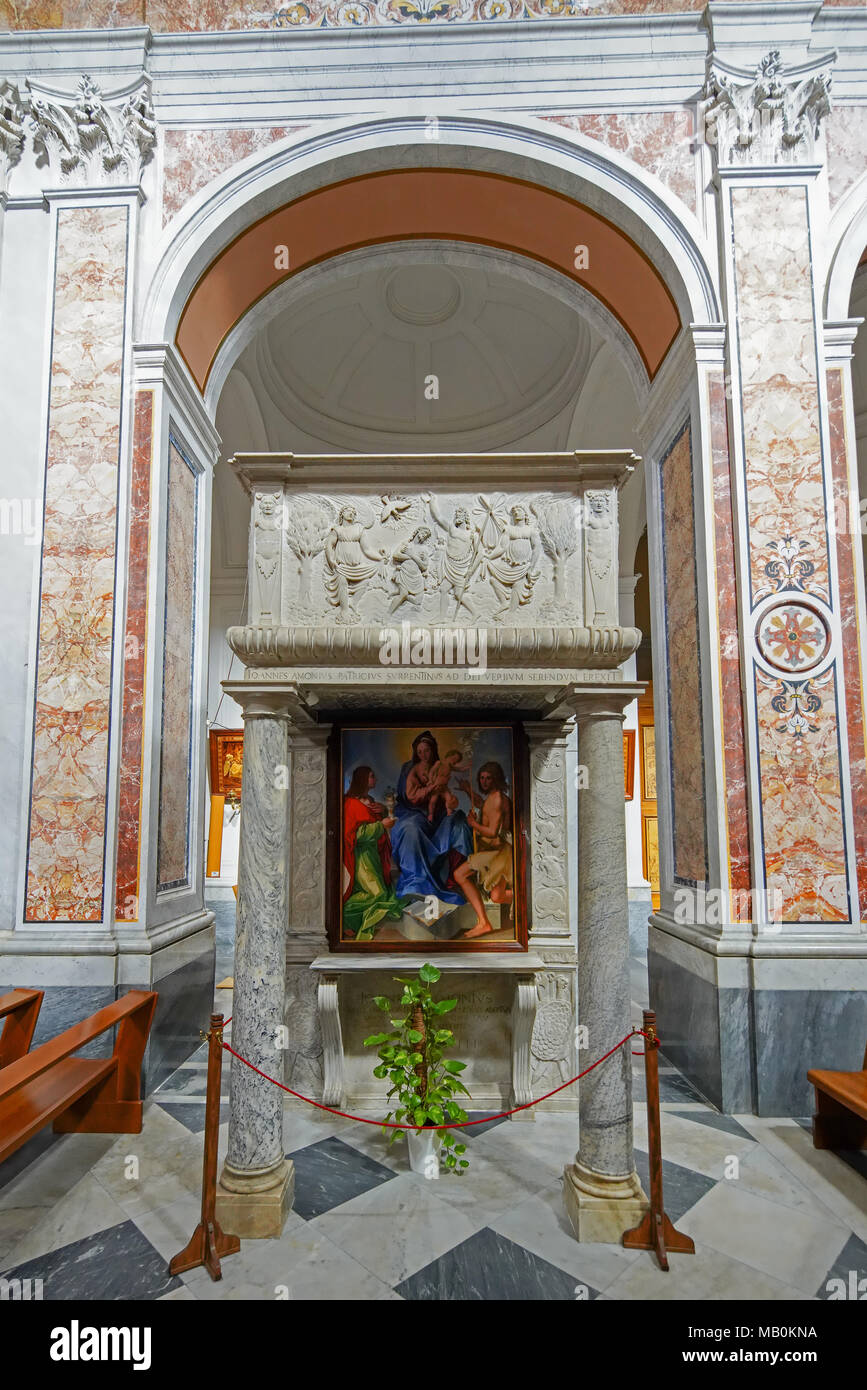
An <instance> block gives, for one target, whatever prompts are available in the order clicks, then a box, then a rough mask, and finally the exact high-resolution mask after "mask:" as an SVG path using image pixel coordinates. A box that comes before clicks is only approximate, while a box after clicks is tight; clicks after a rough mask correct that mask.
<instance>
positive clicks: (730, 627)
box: [708, 372, 751, 920]
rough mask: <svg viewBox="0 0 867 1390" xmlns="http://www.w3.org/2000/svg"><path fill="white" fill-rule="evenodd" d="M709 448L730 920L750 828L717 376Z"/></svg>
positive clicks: (743, 882)
mask: <svg viewBox="0 0 867 1390" xmlns="http://www.w3.org/2000/svg"><path fill="white" fill-rule="evenodd" d="M708 398H709V407H710V444H711V451H712V456H713V489H714V532H715V536H714V541H715V550H716V609H717V621H718V624H719V644H720V705H721V709H720V716H721V719H722V735H723V758H724V769H725V811H726V824H727V830H728V859H729V887H730V890H731V893H732V917H733V919H735V920H736V919H737V917H738V903H739V901H743V902H744V903H745V904H746V902H747V900H746V899H739V898H738V896H737V895H738V894H742V893H747V892H749V890H750V886H751V883H750V879H751V875H750V827H749V817H748V811H747V769H746V745H745V742H744V709H743V698H742V694H741V660H740V645H739V640H738V596H737V579H736V574H735V551H734V518H733V515H732V495H731V467H730V458H729V444H728V422H727V418H726V397H725V381H724V378H723V375H722V373H721V372H713V373H711V374H710V375H709V377H708Z"/></svg>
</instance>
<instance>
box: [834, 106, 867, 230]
mask: <svg viewBox="0 0 867 1390" xmlns="http://www.w3.org/2000/svg"><path fill="white" fill-rule="evenodd" d="M824 129H825V148H826V151H827V161H828V200H829V202H830V203H831V206H832V207H833V205H834V204H835V203H836V202H838V201H839V200H840V198H842V196H843V194H844V193H846V192H848V190H849V189H850V188H851V187H852V184H853V183H854V182H855V181H856V179H860V177H861V175H862V174H863V173H864V171H865V169H867V110H865V108H864V107H863V106H832V108H831V111H830V114H829V115H827V116H826V117H825V124H824Z"/></svg>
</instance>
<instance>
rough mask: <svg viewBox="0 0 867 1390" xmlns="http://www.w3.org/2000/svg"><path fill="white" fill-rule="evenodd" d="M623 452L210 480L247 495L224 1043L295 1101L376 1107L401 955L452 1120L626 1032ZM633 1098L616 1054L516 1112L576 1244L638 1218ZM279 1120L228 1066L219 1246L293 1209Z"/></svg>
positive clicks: (376, 462)
mask: <svg viewBox="0 0 867 1390" xmlns="http://www.w3.org/2000/svg"><path fill="white" fill-rule="evenodd" d="M636 462H637V460H636V458H635V456H634V455H632V454H631V453H630V452H629V451H623V450H612V451H596V452H583V453H582V452H572V453H553V454H485V455H433V454H425V455H402V456H400V457H396V456H372V455H348V454H346V455H334V456H328V455H315V456H313V455H310V456H298V455H287V454H244V455H237V456H236V457H235V458H234V459H233V460H232V461H231V465H232V467H233V469H234V470H235V472H236V475H237V477H238V478H239V480H240V481H241V483H242V485H243V486H244V489H245V491H246V493H247V495H248V496H249V498H250V503H251V521H250V550H249V564H248V575H249V609H248V615H247V622H246V624H245V625H243V626H240V627H235V628H231V629H230V630H229V632H228V641H229V645H230V647H231V648H232V650H233V652H235V653H236V655H237V656H238V657H239V658H240V659H241V661H242V662H243V664H244V667H245V671H244V677H243V679H241V680H238V681H228V682H224V683H223V685H224V689H225V690H226V691H227V692H229V693H230V694H231V695H232V697H233V698H234V699H235V700H236V701H237V702H238V704H239V705H240V706H241V708H242V710H243V713H244V754H243V766H244V774H243V803H242V804H243V811H242V823H241V841H240V860H239V877H238V927H237V936H236V959H235V972H234V979H235V999H234V1022H233V1046H234V1048H235V1049H236V1051H237V1052H239V1053H240V1054H241V1055H242V1056H244V1057H245V1058H247V1059H248V1060H249V1061H250V1062H252V1063H253V1064H254V1065H255V1066H256V1067H258V1068H259V1069H260V1070H261V1071H262V1072H264V1073H266V1074H267V1075H271V1076H274V1075H279V1077H280V1079H281V1080H283V1081H284V1084H285V1085H286V1086H289V1087H291V1088H292V1090H293V1091H296V1092H298V1093H299V1094H300V1095H303V1096H307V1097H310V1098H312V1099H314V1100H317V1101H319V1102H320V1103H323V1104H328V1105H335V1106H337V1105H339V1106H340V1108H344V1109H347V1108H348V1109H350V1110H351V1109H352V1108H353V1106H354V1107H356V1108H357V1109H361V1108H364V1109H365V1110H366V1112H367V1113H370V1112H371V1110H373V1112H374V1113H376V1111H377V1110H378V1109H379V1107H380V1106H381V1105H382V1101H383V1100H384V1095H385V1090H386V1083H385V1082H377V1081H376V1080H375V1079H374V1078H373V1076H372V1062H371V1060H370V1058H369V1057H366V1056H365V1055H364V1049H363V1046H362V1040H363V1037H364V1036H365V1035H366V1034H368V1033H370V1032H371V1031H374V1029H375V1026H376V1018H375V1009H373V1010H372V1005H371V1000H372V996H373V995H374V994H376V993H377V992H379V991H380V990H381V989H382V982H383V980H385V982H386V983H387V982H388V979H389V978H390V977H391V976H392V975H394V974H395V973H407V972H408V971H410V970H414V969H416V968H417V967H418V966H419V965H421V964H422V963H423V961H424V960H426V959H430V960H431V961H433V962H434V963H435V964H436V965H437V966H438V968H440V969H442V970H444V971H445V972H447V978H448V989H449V992H450V993H454V994H455V995H456V996H457V998H458V1006H457V1008H456V1011H455V1031H456V1039H457V1051H458V1052H459V1053H460V1055H461V1056H464V1057H466V1058H467V1059H468V1062H469V1065H468V1071H467V1073H466V1077H467V1082H468V1087H469V1089H470V1091H471V1093H472V1097H473V1099H472V1102H471V1104H472V1107H473V1108H474V1109H485V1110H493V1109H508V1108H512V1107H513V1106H514V1105H524V1104H526V1103H527V1102H529V1101H531V1100H535V1099H537V1098H538V1097H540V1096H543V1095H547V1093H548V1092H549V1091H552V1090H556V1088H557V1087H558V1086H560V1085H561V1084H562V1083H563V1082H565V1081H568V1080H569V1079H570V1078H571V1077H573V1076H575V1075H576V1073H577V1072H578V1071H579V1070H581V1069H582V1067H583V1066H586V1065H588V1064H589V1062H590V1061H591V1060H593V1059H594V1058H596V1057H598V1056H600V1055H602V1054H603V1053H605V1052H606V1051H607V1050H608V1049H609V1048H611V1047H612V1046H613V1045H614V1043H616V1042H617V1041H619V1039H620V1038H622V1036H623V1035H624V1034H625V1033H627V1032H628V1031H629V1026H630V1008H629V985H628V974H627V952H628V912H627V888H626V846H625V827H624V805H623V761H622V759H623V751H622V747H623V745H622V732H621V730H622V717H623V712H624V709H625V707H626V705H627V704H628V703H629V702H630V701H631V700H632V699H634V698H635V697H636V695H637V694H639V693H640V691H641V687H639V686H636V685H635V684H631V683H628V682H626V681H625V680H624V679H623V677H622V672H621V670H620V667H621V665H622V663H623V662H624V661H625V660H626V659H627V658H628V657H629V656H630V655H631V654H632V653H633V652H634V651H635V649H636V648H637V646H638V643H639V641H640V633H639V632H638V631H637V629H635V628H632V627H622V626H621V625H620V621H619V610H618V604H619V597H618V573H619V567H618V505H617V504H618V492H619V489H620V488H621V487H622V485H623V483H624V482H625V480H626V478H627V477H628V476H629V474H630V473H631V471H632V469H633V468H634V466H635V464H636ZM576 725H577V730H578V737H577V761H576V758H575V755H574V752H573V751H572V750H573V742H574V741H573V738H572V731H573V729H574V728H575V726H576ZM573 791H577V798H576V797H573V796H572V792H573ZM576 800H577V804H578V810H577V825H575V823H574V822H575V813H574V804H575V801H576ZM570 807H571V808H572V810H571V812H570ZM576 859H577V879H578V895H577V911H576V904H574V903H572V902H571V900H570V878H571V875H570V863H574V862H575V860H576ZM371 1010H372V1011H371ZM630 1087H631V1071H630V1059H629V1056H628V1055H627V1053H626V1052H625V1051H624V1052H622V1053H621V1054H619V1055H618V1056H617V1057H615V1058H612V1060H611V1062H609V1063H607V1064H606V1065H605V1067H603V1068H600V1069H599V1070H598V1071H596V1072H594V1073H592V1074H591V1075H590V1076H589V1077H588V1078H587V1079H586V1080H585V1081H583V1082H581V1083H580V1086H579V1085H578V1084H576V1085H573V1086H571V1087H567V1088H566V1089H564V1090H561V1091H559V1093H558V1094H557V1095H556V1096H553V1097H551V1098H549V1099H547V1100H544V1101H543V1102H542V1104H543V1105H544V1106H545V1107H547V1108H554V1109H559V1110H564V1111H571V1112H574V1113H575V1116H576V1141H577V1142H578V1153H577V1155H576V1157H575V1159H574V1162H571V1163H568V1166H567V1168H566V1184H565V1200H566V1205H567V1210H568V1212H569V1215H570V1219H571V1221H572V1224H573V1227H574V1229H575V1231H576V1235H577V1236H578V1238H579V1239H584V1240H605V1239H617V1238H618V1235H619V1232H620V1231H622V1230H623V1229H626V1228H627V1227H629V1226H632V1225H634V1224H636V1222H637V1220H638V1219H639V1217H640V1214H641V1212H642V1210H643V1208H644V1205H645V1199H644V1195H643V1193H642V1192H641V1188H640V1184H639V1182H638V1178H637V1176H636V1173H635V1167H634V1161H633V1154H632V1105H631V1090H630ZM290 1104H291V1105H294V1106H298V1107H301V1108H304V1102H302V1101H292V1102H290ZM468 1104H470V1102H468ZM283 1105H284V1093H281V1092H280V1091H279V1090H278V1089H277V1088H276V1087H273V1086H271V1085H270V1084H269V1083H268V1082H267V1081H265V1080H263V1079H262V1078H261V1077H259V1076H257V1074H256V1073H255V1072H253V1071H251V1070H250V1069H249V1068H247V1067H245V1066H243V1065H242V1064H241V1063H239V1062H237V1061H235V1060H233V1063H232V1072H231V1099H230V1121H229V1148H228V1154H227V1158H226V1163H225V1166H224V1169H223V1173H222V1175H221V1180H220V1187H219V1210H220V1213H221V1214H220V1220H221V1223H222V1224H223V1225H224V1227H225V1228H226V1229H231V1230H233V1231H237V1232H239V1233H240V1234H241V1235H247V1236H250V1235H253V1236H255V1235H271V1234H275V1233H277V1232H278V1231H279V1229H280V1228H281V1225H282V1221H283V1220H284V1218H285V1214H286V1212H287V1211H288V1209H289V1207H290V1206H291V1201H292V1184H293V1174H292V1169H291V1162H290V1161H288V1160H287V1159H286V1158H285V1157H284V1152H283V1139H282V1134H283V1129H282V1124H283ZM382 1113H383V1114H384V1113H385V1107H384V1106H383V1107H382ZM532 1114H533V1111H532V1110H530V1111H525V1112H523V1115H524V1117H525V1118H526V1117H531V1116H532ZM579 1130H580V1138H579ZM566 1159H568V1155H565V1156H564V1162H565V1161H566Z"/></svg>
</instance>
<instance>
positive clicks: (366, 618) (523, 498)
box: [251, 488, 618, 627]
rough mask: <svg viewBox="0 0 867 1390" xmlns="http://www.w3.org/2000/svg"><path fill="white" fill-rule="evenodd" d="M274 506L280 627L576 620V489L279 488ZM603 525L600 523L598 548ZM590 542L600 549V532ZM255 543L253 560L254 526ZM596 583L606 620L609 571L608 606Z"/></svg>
mask: <svg viewBox="0 0 867 1390" xmlns="http://www.w3.org/2000/svg"><path fill="white" fill-rule="evenodd" d="M599 495H600V496H605V495H606V494H605V493H604V492H601V493H600V494H599ZM257 496H258V495H257ZM613 496H614V491H613V488H612V499H613ZM609 508H610V509H611V508H613V503H612V502H611V501H610V500H609ZM283 510H284V514H285V515H284V545H285V550H286V559H287V563H286V564H285V565H284V579H283V609H282V621H283V623H286V624H288V625H289V626H292V625H299V626H300V625H303V626H313V625H317V624H319V625H324V624H337V625H340V626H357V625H359V624H361V625H364V624H376V623H386V622H388V621H389V620H390V619H391V618H392V617H393V618H394V619H395V620H396V622H397V623H398V624H399V623H400V622H402V621H403V620H408V621H411V622H414V623H427V624H430V625H436V624H437V623H444V622H449V623H458V624H461V623H465V624H472V623H485V624H491V625H500V624H502V625H503V626H520V627H528V626H532V625H533V624H535V623H537V622H539V620H540V618H541V615H542V614H543V613H544V622H545V624H546V625H550V624H551V623H563V624H576V623H581V622H582V621H583V620H584V615H583V601H582V600H583V589H584V585H583V574H582V564H581V551H582V544H581V532H582V517H583V516H584V512H585V505H584V503H583V501H582V499H581V498H580V497H579V496H578V495H577V492H576V493H573V494H565V493H564V494H561V495H559V496H558V495H555V494H553V493H548V494H545V493H543V494H541V495H539V494H526V493H525V494H518V495H515V494H511V495H508V494H504V493H494V494H484V493H480V492H477V493H467V494H451V495H439V496H436V497H435V496H433V495H432V494H431V493H429V492H424V493H419V494H417V495H415V496H407V495H403V494H394V493H387V494H382V495H380V496H376V497H373V496H369V495H368V496H354V497H347V496H339V495H334V494H332V495H331V496H328V497H326V496H321V495H318V494H311V493H297V494H296V493H293V492H292V491H291V490H288V489H287V491H286V494H285V497H284V507H283ZM610 515H613V511H611V510H610V511H609V516H610ZM257 525H258V523H257ZM594 526H595V527H596V530H597V531H600V532H601V530H602V529H604V528H602V527H601V526H600V523H599V521H598V520H594ZM594 534H595V533H594ZM612 534H613V532H612V531H611V530H608V531H606V532H605V538H606V541H607V543H608V545H609V549H610V545H611V535H612ZM596 543H597V548H598V549H599V553H600V555H601V553H602V548H603V546H602V542H601V537H600V539H597V542H596ZM255 546H256V551H255V553H256V563H257V566H258V564H259V546H260V540H259V537H258V536H257V537H256V539H255ZM614 570H615V571H616V563H615V564H614ZM606 584H607V577H606V578H605V579H602V578H600V579H599V580H598V582H597V593H598V595H599V598H598V601H597V607H598V609H599V612H600V613H602V614H603V615H604V616H605V618H606V621H608V622H609V623H613V624H615V625H616V623H617V621H618V616H617V607H616V574H615V576H614V580H613V586H614V594H615V605H614V606H613V607H611V605H610V603H609V601H608V588H607V587H606ZM600 585H601V586H602V587H600ZM269 611H270V610H269ZM251 621H252V622H253V623H256V622H258V621H260V618H259V615H258V613H254V614H253V615H252V617H251ZM262 621H263V622H264V618H263V619H262ZM275 621H276V620H275ZM266 625H267V624H266Z"/></svg>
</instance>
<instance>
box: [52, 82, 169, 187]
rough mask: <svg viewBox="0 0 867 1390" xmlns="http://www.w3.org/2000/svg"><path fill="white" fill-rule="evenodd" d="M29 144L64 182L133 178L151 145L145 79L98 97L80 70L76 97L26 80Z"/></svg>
mask: <svg viewBox="0 0 867 1390" xmlns="http://www.w3.org/2000/svg"><path fill="white" fill-rule="evenodd" d="M25 85H26V88H27V94H28V105H29V112H30V125H31V130H32V133H33V146H34V149H35V151H36V154H37V157H38V158H40V159H42V160H44V161H45V162H47V163H48V164H50V165H52V166H53V167H56V170H57V173H58V174H59V176H60V178H61V180H62V181H63V182H74V183H78V184H97V183H106V182H109V183H138V181H139V178H140V177H141V171H142V168H143V166H144V165H145V164H146V163H147V162H148V160H149V159H150V158H151V156H152V154H153V149H154V146H155V144H156V120H155V117H154V109H153V104H152V102H151V94H150V85H151V84H150V78H148V77H146V76H144V75H143V76H142V80H141V83H140V85H139V87H138V88H137V90H136V91H134V92H133V93H132V94H131V95H129V96H126V97H123V98H110V97H103V94H102V91H101V89H100V87H99V86H98V84H97V83H96V82H94V81H93V79H92V78H91V77H89V76H87V74H85V75H84V76H83V77H82V78H81V80H80V81H79V84H78V92H77V94H76V95H75V96H60V95H56V94H54V93H47V92H45V91H44V90H43V89H41V88H39V87H38V86H37V84H35V83H30V82H28V83H26V84H25Z"/></svg>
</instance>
